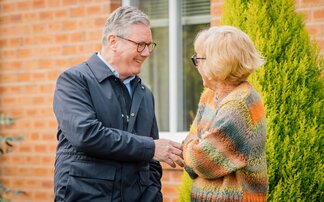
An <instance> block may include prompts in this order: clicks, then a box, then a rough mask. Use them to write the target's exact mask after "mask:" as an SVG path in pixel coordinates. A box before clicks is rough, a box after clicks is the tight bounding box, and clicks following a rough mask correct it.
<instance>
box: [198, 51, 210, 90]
mask: <svg viewBox="0 0 324 202" xmlns="http://www.w3.org/2000/svg"><path fill="white" fill-rule="evenodd" d="M197 58H203V56H202V54H200V52H199V51H197ZM205 61H206V59H198V62H197V65H196V68H197V70H198V72H199V74H200V76H201V78H202V80H203V85H204V87H207V88H209V86H210V81H209V79H208V77H207V76H206V73H205V71H204V67H205V65H204V64H205Z"/></svg>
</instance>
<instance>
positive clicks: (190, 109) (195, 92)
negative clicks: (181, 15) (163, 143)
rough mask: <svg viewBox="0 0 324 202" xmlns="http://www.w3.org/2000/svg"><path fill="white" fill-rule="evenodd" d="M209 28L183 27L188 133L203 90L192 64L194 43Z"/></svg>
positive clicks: (184, 119)
mask: <svg viewBox="0 0 324 202" xmlns="http://www.w3.org/2000/svg"><path fill="white" fill-rule="evenodd" d="M207 27H209V24H197V25H185V26H183V33H182V35H183V74H184V76H183V88H184V89H183V100H184V103H183V127H184V128H183V131H188V130H189V127H190V125H191V123H192V121H193V119H194V118H195V115H196V110H197V106H198V102H199V98H200V94H201V92H202V90H203V84H202V80H201V77H200V75H199V73H198V71H197V69H196V67H195V66H194V65H193V64H192V62H191V56H192V55H193V54H194V47H193V42H194V39H195V37H196V35H197V33H198V32H199V31H201V30H202V29H205V28H207Z"/></svg>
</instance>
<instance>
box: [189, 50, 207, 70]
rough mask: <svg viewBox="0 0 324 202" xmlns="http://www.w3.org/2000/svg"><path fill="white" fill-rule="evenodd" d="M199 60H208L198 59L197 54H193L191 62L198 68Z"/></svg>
mask: <svg viewBox="0 0 324 202" xmlns="http://www.w3.org/2000/svg"><path fill="white" fill-rule="evenodd" d="M199 60H206V58H197V53H195V54H193V56H191V61H192V63H193V64H194V65H195V66H196V67H197V66H198V64H199Z"/></svg>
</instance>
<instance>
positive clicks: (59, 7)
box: [0, 0, 112, 16]
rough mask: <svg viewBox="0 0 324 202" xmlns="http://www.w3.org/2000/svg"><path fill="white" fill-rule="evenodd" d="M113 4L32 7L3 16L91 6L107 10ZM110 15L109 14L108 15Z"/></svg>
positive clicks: (97, 3)
mask: <svg viewBox="0 0 324 202" xmlns="http://www.w3.org/2000/svg"><path fill="white" fill-rule="evenodd" d="M11 1H13V0H11ZM11 1H10V3H9V4H11V3H12V4H14V2H11ZM17 2H21V1H20V0H19V1H17ZM111 3H112V2H110V3H106V2H104V3H103V2H96V1H95V2H91V3H86V4H82V3H80V4H71V5H57V6H51V5H45V6H44V7H41V8H33V6H31V8H27V9H28V10H26V9H20V8H18V7H17V8H15V11H12V12H3V14H21V13H23V14H25V13H35V11H57V10H66V9H67V8H72V9H74V8H80V7H81V6H82V7H84V8H87V7H91V6H98V5H99V6H101V7H102V8H105V6H107V8H108V7H110V5H111ZM3 4H6V3H0V6H1V5H3ZM3 14H1V15H0V16H2V15H3ZM107 15H108V13H107Z"/></svg>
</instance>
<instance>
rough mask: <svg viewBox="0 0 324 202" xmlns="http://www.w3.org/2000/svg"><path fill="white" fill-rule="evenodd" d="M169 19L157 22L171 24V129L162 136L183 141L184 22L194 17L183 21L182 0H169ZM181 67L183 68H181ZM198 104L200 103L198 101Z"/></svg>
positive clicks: (198, 20) (126, 2)
mask: <svg viewBox="0 0 324 202" xmlns="http://www.w3.org/2000/svg"><path fill="white" fill-rule="evenodd" d="M130 2H131V1H130V0H122V5H131V3H130ZM168 4H169V8H168V10H169V20H166V21H168V22H166V21H165V20H163V21H161V22H159V21H157V24H166V23H168V24H169V131H161V132H160V138H165V139H170V140H173V141H176V142H180V143H181V142H182V141H183V140H184V139H185V137H186V136H187V134H188V131H183V132H179V131H178V128H182V127H179V126H181V125H182V124H183V120H182V116H178V115H181V114H183V112H182V110H183V109H182V107H181V103H183V93H182V90H183V87H182V75H183V74H182V65H183V62H182V24H181V23H182V22H185V21H187V20H191V21H192V19H191V18H190V17H187V18H183V19H182V22H181V0H169V2H168ZM206 19H207V21H208V20H210V16H209V15H206V16H203V17H201V18H194V19H193V20H194V21H195V23H203V22H206ZM179 67H181V68H179ZM197 104H198V103H197Z"/></svg>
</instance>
